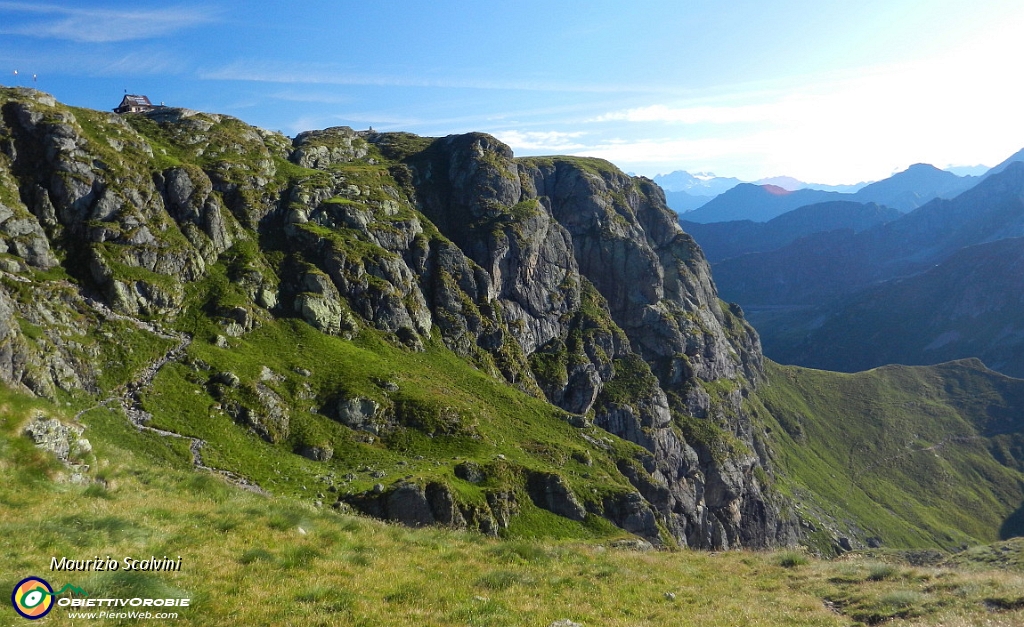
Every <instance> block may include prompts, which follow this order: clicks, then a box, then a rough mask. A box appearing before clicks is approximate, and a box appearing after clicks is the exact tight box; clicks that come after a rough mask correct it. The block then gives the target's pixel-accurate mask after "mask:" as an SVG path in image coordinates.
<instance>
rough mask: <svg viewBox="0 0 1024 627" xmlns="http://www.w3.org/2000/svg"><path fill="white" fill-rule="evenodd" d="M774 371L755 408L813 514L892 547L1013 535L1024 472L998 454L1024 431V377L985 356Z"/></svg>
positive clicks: (1023, 498)
mask: <svg viewBox="0 0 1024 627" xmlns="http://www.w3.org/2000/svg"><path fill="white" fill-rule="evenodd" d="M768 374H769V380H770V384H768V385H766V386H764V387H763V388H762V389H761V390H760V391H759V392H758V397H759V398H758V400H756V401H754V402H753V403H752V405H753V406H754V409H755V411H757V412H758V415H759V416H761V417H762V418H763V419H764V421H765V424H766V426H767V427H768V429H770V430H771V433H770V436H769V437H770V439H771V440H772V441H773V442H774V443H775V448H776V451H777V453H778V455H779V462H780V465H781V467H782V469H783V470H784V471H785V474H786V475H787V477H788V480H785V481H783V482H782V489H784V490H788V491H790V492H792V493H793V495H794V496H797V497H798V500H799V501H804V502H805V504H806V506H807V507H806V508H805V510H804V511H803V512H801V514H802V515H803V516H804V517H805V518H813V510H814V509H815V508H817V509H818V510H819V511H823V512H825V513H826V514H827V515H828V516H830V517H832V518H833V519H834V520H835V521H837V525H838V527H839V529H838V530H839V531H840V532H842V533H849V534H850V535H851V537H855V536H859V537H861V538H862V539H865V538H868V537H875V538H878V539H880V540H881V541H882V543H883V544H885V545H887V546H902V547H925V546H940V547H944V548H953V547H958V546H963V545H968V544H977V543H979V542H991V541H994V540H996V539H998V537H999V535H1000V531H1001V530H1002V531H1003V533H1004V535H1005V534H1007V533H1008V531H1009V529H1008V527H1007V520H1008V519H1009V518H1010V517H1011V515H1012V514H1013V512H1014V511H1015V510H1017V509H1018V507H1020V505H1021V503H1022V502H1024V475H1022V474H1021V472H1020V470H1019V469H1018V467H1017V466H1018V464H1019V462H1018V461H1015V460H1014V458H1013V457H1012V456H1011V455H1003V454H1000V448H1007V446H1009V445H1006V446H1002V445H1001V443H1003V444H1005V441H1007V438H1009V442H1010V443H1011V444H1012V442H1013V441H1014V437H1015V436H1013V435H1011V434H1013V433H1016V432H1020V431H1021V429H1022V426H1024V425H1022V424H1021V419H1020V413H1019V411H1020V407H1021V405H1020V403H1019V399H1020V398H1021V393H1022V391H1024V381H1019V380H1015V379H1009V378H1007V377H1004V376H1002V375H999V374H997V373H994V372H992V371H989V370H986V369H985V368H984V367H983V366H982V365H981V364H980V362H976V361H965V362H956V363H951V364H946V365H942V366H934V367H914V368H910V367H901V366H887V367H884V368H877V369H875V370H870V371H867V372H863V373H857V374H840V373H833V372H824V371H818V370H809V369H804V368H798V367H788V366H779V365H776V364H769V365H768ZM758 403H760V406H758ZM813 535H814V534H813V533H812V537H813ZM819 536H820V537H819V540H823V539H824V537H825V536H824V534H819ZM819 548H823V549H827V548H828V547H825V546H821V547H819Z"/></svg>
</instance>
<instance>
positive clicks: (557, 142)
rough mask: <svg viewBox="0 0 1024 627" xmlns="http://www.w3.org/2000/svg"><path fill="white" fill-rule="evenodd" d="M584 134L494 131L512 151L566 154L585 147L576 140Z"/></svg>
mask: <svg viewBox="0 0 1024 627" xmlns="http://www.w3.org/2000/svg"><path fill="white" fill-rule="evenodd" d="M584 134H585V133H583V132H582V131H580V132H572V133H566V132H560V131H496V132H495V133H494V136H495V137H497V138H498V139H500V140H501V141H503V142H505V143H506V144H508V145H509V146H511V147H512V149H513V150H549V151H552V152H568V151H571V150H580V149H582V148H585V147H586V144H581V143H579V141H577V138H579V137H581V136H583V135H584Z"/></svg>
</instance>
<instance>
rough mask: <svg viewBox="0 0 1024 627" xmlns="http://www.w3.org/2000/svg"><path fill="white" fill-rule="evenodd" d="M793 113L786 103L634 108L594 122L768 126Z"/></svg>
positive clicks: (660, 105)
mask: <svg viewBox="0 0 1024 627" xmlns="http://www.w3.org/2000/svg"><path fill="white" fill-rule="evenodd" d="M789 111H791V109H790V108H789V104H788V103H786V102H770V103H763V104H755V105H744V106H728V105H723V106H708V105H696V106H693V105H691V106H686V105H683V106H668V105H663V104H655V105H649V106H646V107H635V108H632V109H624V110H621V111H612V112H609V113H605V114H603V115H599V116H597V117H596V118H593V119H591V120H589V121H591V122H614V121H624V122H663V123H670V124H671V123H680V124H702V123H709V124H735V123H742V122H765V121H770V120H774V119H777V118H778V117H779V116H780V115H786V114H788V112H789Z"/></svg>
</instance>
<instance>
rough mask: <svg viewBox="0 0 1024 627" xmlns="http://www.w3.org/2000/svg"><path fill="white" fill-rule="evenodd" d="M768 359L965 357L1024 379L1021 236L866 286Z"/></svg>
mask: <svg viewBox="0 0 1024 627" xmlns="http://www.w3.org/2000/svg"><path fill="white" fill-rule="evenodd" d="M773 349H774V357H776V358H777V359H781V360H782V361H785V362H790V363H800V364H802V365H804V366H808V367H812V368H823V369H829V370H866V369H868V368H874V367H876V366H878V365H881V364H893V363H897V364H906V365H922V364H934V363H940V362H944V361H949V360H952V359H958V358H961V357H963V356H964V355H973V356H976V357H978V358H980V359H981V360H982V361H983V362H985V364H986V365H987V366H988V367H990V368H993V369H995V370H998V371H1000V372H1003V373H1005V374H1008V375H1010V376H1014V377H1024V238H1020V237H1015V238H1010V239H1002V240H998V241H995V242H987V243H984V244H977V245H975V246H968V247H966V248H962V249H960V250H958V251H956V252H955V253H954V254H953V255H952V256H950V257H949V258H948V259H946V260H945V261H943V262H942V263H940V264H938V265H936V266H934V267H933V268H931V269H929V270H927V271H925V272H923V273H921V274H918V275H915V276H912V277H909V278H906V279H896V280H892V281H887V282H885V283H882V284H880V285H878V286H875V287H871V288H869V289H867V290H865V291H863V292H860V293H858V294H857V295H855V296H854V297H852V298H850V299H848V300H847V301H846V302H844V303H843V306H842V307H841V308H840V309H839V310H838V311H837V312H836V313H835V314H834V315H832V316H829V317H828V318H827V319H826V320H825V321H824V323H823V324H822V325H821V326H820V327H817V328H814V329H811V330H810V332H809V333H807V334H806V335H805V336H804V337H803V338H802V340H800V341H798V342H787V343H780V344H779V345H778V346H773Z"/></svg>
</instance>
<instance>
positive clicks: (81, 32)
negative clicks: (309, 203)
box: [0, 0, 1024, 183]
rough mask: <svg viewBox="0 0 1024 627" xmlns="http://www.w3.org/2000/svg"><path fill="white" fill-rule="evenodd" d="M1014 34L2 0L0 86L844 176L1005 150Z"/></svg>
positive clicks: (705, 15) (904, 4) (820, 0)
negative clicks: (139, 97) (125, 96)
mask: <svg viewBox="0 0 1024 627" xmlns="http://www.w3.org/2000/svg"><path fill="white" fill-rule="evenodd" d="M1021 33H1024V3H1021V2H1019V0H1014V1H1003V0H974V1H973V2H969V1H962V0H956V1H954V0H928V1H923V0H886V1H878V0H861V1H860V2H856V3H854V2H845V1H843V2H839V1H831V0H817V1H805V0H780V1H775V2H764V1H757V2H754V1H744V0H735V1H728V0H719V1H710V0H709V1H689V2H687V1H682V0H676V1H674V2H670V1H648V2H645V1H643V0H634V1H633V2H629V3H627V2H609V1H601V0H592V1H590V2H573V1H565V2H557V1H554V0H548V1H545V2H537V1H533V0H520V1H511V2H502V3H496V2H454V1H443V0H434V1H432V2H426V1H412V0H388V1H379V2H356V1H348V0H341V1H335V2H326V1H303V2H252V1H241V0H203V1H202V2H190V1H188V0H186V1H183V2H174V0H170V1H168V2H150V1H147V0H139V1H137V2H131V3H128V2H120V3H114V2H93V1H91V0H76V1H75V2H46V0H43V1H42V2H27V1H21V0H17V1H6V0H0V70H2V73H0V83H3V84H5V85H23V86H35V87H37V88H38V89H41V90H44V91H47V92H50V93H52V94H54V95H55V96H57V98H58V99H60V100H61V101H63V102H66V103H68V104H72V105H76V106H84V107H91V108H96V109H111V108H113V107H114V106H116V105H117V104H118V102H119V101H120V98H121V95H123V93H124V90H125V89H127V90H128V92H129V93H142V94H146V95H148V96H149V97H150V98H151V99H152V100H154V101H155V102H161V101H162V102H165V103H167V104H168V105H174V106H183V107H189V108H193V109H200V110H204V111H212V112H219V113H226V114H229V115H234V116H237V117H239V118H241V119H243V120H245V121H247V122H249V123H251V124H255V125H258V126H262V127H265V128H270V129H276V130H281V131H283V132H285V133H287V134H289V135H294V134H296V133H298V132H301V131H303V130H308V129H314V128H325V127H327V126H336V125H348V126H352V127H353V128H357V129H363V128H367V127H370V126H372V127H373V128H375V129H377V130H404V131H410V132H414V133H418V134H421V135H432V136H433V135H438V136H440V135H447V134H450V133H461V132H467V131H485V132H489V133H492V134H494V135H496V136H497V137H499V138H500V139H502V140H503V141H505V142H506V143H508V144H509V145H511V146H512V148H513V149H514V150H515V151H516V154H520V155H527V154H553V153H562V154H580V155H591V156H599V157H604V158H607V159H609V160H611V161H613V162H614V163H616V164H617V165H619V166H620V167H622V168H623V169H625V170H629V171H634V172H637V173H641V174H646V175H649V176H650V175H654V174H657V173H659V172H669V171H671V170H676V169H686V170H689V171H691V172H697V171H714V172H715V173H717V174H719V175H723V176H737V177H740V178H744V179H747V180H753V179H757V178H761V177H767V176H776V175H789V176H794V177H797V178H800V179H803V180H806V181H813V182H818V183H853V182H857V181H863V180H875V179H879V178H883V177H885V176H888V175H889V174H891V173H892V172H894V171H896V170H900V169H903V168H906V167H907V166H908V165H910V164H912V163H916V162H929V163H933V164H935V165H937V166H939V167H945V166H948V165H975V164H979V163H983V164H987V165H994V164H995V163H997V162H999V161H1001V160H1002V159H1004V158H1005V157H1007V156H1009V155H1010V154H1011V153H1013V152H1016V151H1017V150H1019V149H1020V148H1021V147H1024V115H1021V114H1020V112H1021V111H1024V89H1021V88H1020V87H1019V86H1018V82H1019V79H1020V70H1019V63H1020V61H1021V59H1024V54H1022V53H1024V37H1021V36H1020V34H1021ZM15 70H17V71H18V74H17V75H14V71H15ZM33 75H35V76H36V78H35V79H34V80H33Z"/></svg>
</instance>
